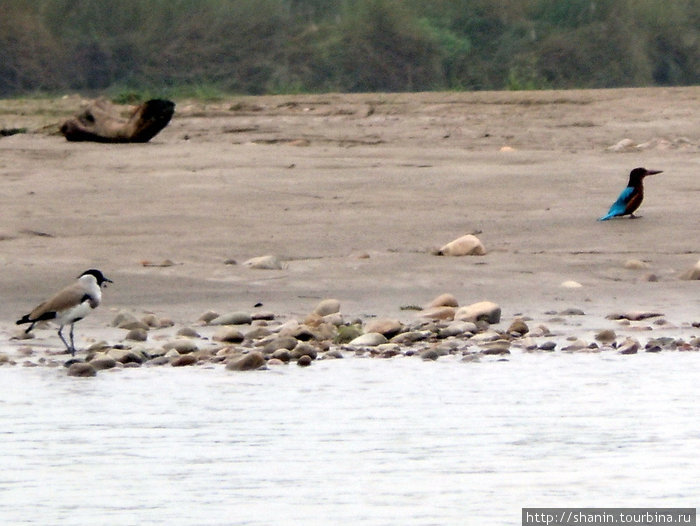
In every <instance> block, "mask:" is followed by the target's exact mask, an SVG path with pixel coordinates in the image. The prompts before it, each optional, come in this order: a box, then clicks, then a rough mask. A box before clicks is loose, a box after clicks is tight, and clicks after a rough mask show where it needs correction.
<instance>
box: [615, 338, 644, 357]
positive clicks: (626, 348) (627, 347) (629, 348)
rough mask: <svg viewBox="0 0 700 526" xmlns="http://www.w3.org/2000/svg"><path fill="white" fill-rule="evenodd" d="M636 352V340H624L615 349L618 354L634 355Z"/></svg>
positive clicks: (637, 343) (637, 345)
mask: <svg viewBox="0 0 700 526" xmlns="http://www.w3.org/2000/svg"><path fill="white" fill-rule="evenodd" d="M638 350H639V342H638V341H637V340H634V339H632V338H628V339H626V340H625V341H624V342H622V344H621V345H620V346H619V347H618V348H617V352H618V353H620V354H636V353H637V351H638Z"/></svg>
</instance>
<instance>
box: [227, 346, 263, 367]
mask: <svg viewBox="0 0 700 526" xmlns="http://www.w3.org/2000/svg"><path fill="white" fill-rule="evenodd" d="M264 365H265V357H264V356H263V354H262V353H261V352H260V351H252V352H249V353H248V354H244V355H243V356H241V357H240V358H237V359H234V360H231V361H230V362H229V363H227V364H226V369H227V370H229V371H253V370H255V369H260V368H261V367H263V366H264Z"/></svg>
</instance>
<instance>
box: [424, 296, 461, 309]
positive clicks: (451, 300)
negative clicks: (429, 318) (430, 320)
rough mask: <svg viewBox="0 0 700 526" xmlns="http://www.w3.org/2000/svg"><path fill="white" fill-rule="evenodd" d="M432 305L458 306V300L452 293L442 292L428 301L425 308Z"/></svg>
mask: <svg viewBox="0 0 700 526" xmlns="http://www.w3.org/2000/svg"><path fill="white" fill-rule="evenodd" d="M433 307H455V308H456V307H459V302H458V301H457V298H455V297H454V296H453V295H452V294H450V293H448V292H446V293H444V294H440V295H439V296H438V297H436V298H435V299H433V300H432V301H431V302H430V303H428V304H427V305H426V308H427V309H430V308H433Z"/></svg>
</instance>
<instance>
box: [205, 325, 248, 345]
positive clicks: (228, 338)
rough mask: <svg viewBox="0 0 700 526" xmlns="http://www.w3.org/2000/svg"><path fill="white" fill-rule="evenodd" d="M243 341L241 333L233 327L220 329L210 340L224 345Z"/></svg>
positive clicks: (243, 337)
mask: <svg viewBox="0 0 700 526" xmlns="http://www.w3.org/2000/svg"><path fill="white" fill-rule="evenodd" d="M244 339H245V336H243V333H242V332H241V331H239V330H238V329H234V328H233V327H221V328H220V329H219V330H218V331H216V332H215V333H214V335H213V336H212V340H214V341H217V342H226V343H241V342H242V341H243V340H244Z"/></svg>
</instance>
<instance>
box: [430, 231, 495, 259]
mask: <svg viewBox="0 0 700 526" xmlns="http://www.w3.org/2000/svg"><path fill="white" fill-rule="evenodd" d="M485 254H486V249H485V248H484V245H483V244H482V243H481V241H480V240H479V238H478V237H476V236H475V235H473V234H467V235H466V236H462V237H459V238H457V239H455V240H454V241H450V242H449V243H447V244H446V245H444V246H443V247H442V248H440V250H438V251H437V255H438V256H483V255H485Z"/></svg>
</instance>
